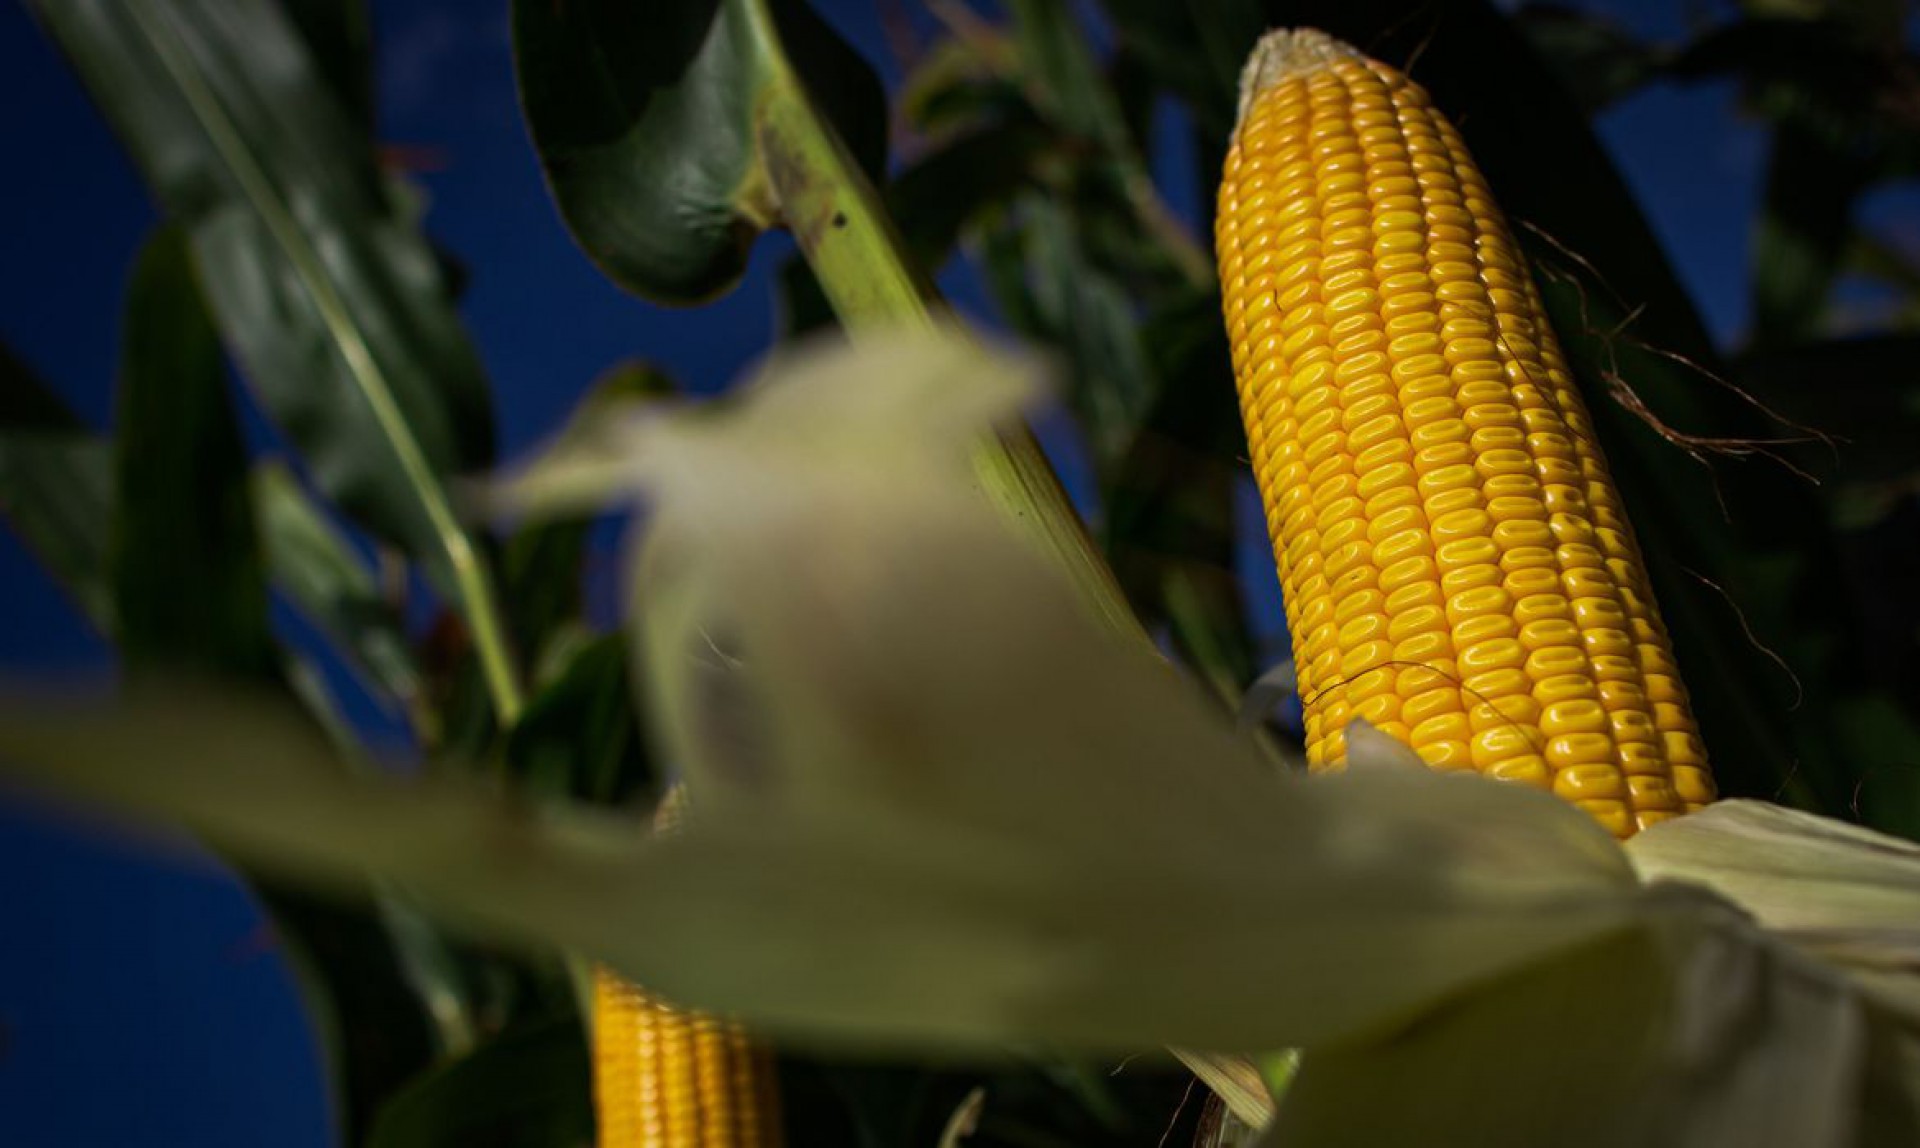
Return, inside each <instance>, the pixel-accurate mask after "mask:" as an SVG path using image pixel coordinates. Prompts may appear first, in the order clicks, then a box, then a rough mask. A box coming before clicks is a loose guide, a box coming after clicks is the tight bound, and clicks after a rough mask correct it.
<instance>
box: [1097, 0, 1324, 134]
mask: <svg viewBox="0 0 1920 1148" xmlns="http://www.w3.org/2000/svg"><path fill="white" fill-rule="evenodd" d="M1102 7H1103V8H1104V9H1105V10H1106V13H1107V15H1108V17H1109V18H1110V19H1111V20H1112V21H1113V25H1114V31H1115V32H1116V34H1117V36H1118V39H1119V42H1120V46H1121V48H1122V50H1124V51H1126V52H1128V53H1130V54H1132V55H1134V56H1136V57H1137V58H1139V59H1140V60H1141V62H1142V63H1143V64H1144V65H1145V66H1146V67H1147V68H1148V69H1149V70H1150V71H1151V72H1152V73H1153V74H1154V75H1155V76H1156V77H1158V78H1159V80H1160V82H1161V83H1162V84H1163V85H1164V86H1165V87H1166V88H1167V90H1168V91H1171V92H1173V93H1174V94H1176V95H1178V96H1180V97H1181V98H1182V99H1184V100H1185V101H1186V102H1187V103H1188V105H1189V106H1190V107H1191V108H1192V109H1193V112H1194V115H1195V118H1196V121H1197V124H1198V126H1199V129H1200V131H1201V132H1202V133H1203V134H1204V135H1206V136H1208V137H1210V138H1212V139H1214V140H1215V141H1220V140H1225V139H1226V137H1227V134H1228V133H1229V132H1230V131H1232V129H1233V121H1234V115H1235V109H1236V107H1237V105H1238V98H1239V93H1238V90H1237V89H1238V85H1239V82H1240V67H1241V65H1242V64H1244V63H1245V62H1246V58H1247V53H1248V52H1249V51H1251V50H1252V48H1253V42H1254V41H1255V40H1257V39H1259V37H1260V33H1262V32H1264V31H1266V30H1267V28H1268V27H1269V26H1272V27H1282V26H1291V25H1294V24H1303V23H1307V22H1308V21H1304V20H1297V19H1293V18H1290V17H1289V16H1287V15H1286V14H1285V13H1265V14H1263V13H1262V11H1261V4H1260V0H1172V2H1169V0H1104V3H1103V4H1102Z"/></svg>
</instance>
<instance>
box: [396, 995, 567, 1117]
mask: <svg viewBox="0 0 1920 1148" xmlns="http://www.w3.org/2000/svg"><path fill="white" fill-rule="evenodd" d="M590 1068H591V1064H590V1062H589V1060H588V1058H587V1048H586V1042H585V1040H584V1039H583V1037H582V1034H581V1032H580V1023H579V1021H578V1020H577V1019H575V1018H573V1017H565V1018H559V1019H553V1020H546V1021H539V1022H533V1023H528V1024H523V1025H520V1026H518V1027H516V1028H512V1029H509V1030H507V1031H506V1032H504V1033H501V1034H500V1035H499V1036H496V1037H494V1038H493V1039H492V1040H489V1041H488V1042H487V1043H485V1044H483V1045H481V1046H479V1047H478V1048H476V1049H474V1050H473V1051H472V1052H469V1053H468V1054H466V1055H465V1056H463V1057H461V1058H459V1059H458V1060H454V1061H451V1062H449V1063H447V1064H443V1065H441V1066H439V1067H437V1068H435V1069H434V1070H432V1071H431V1072H427V1073H424V1074H422V1075H421V1076H420V1077H419V1078H417V1079H416V1080H414V1081H413V1082H412V1083H411V1084H409V1085H408V1086H407V1087H405V1088H403V1089H401V1090H400V1091H398V1092H396V1093H395V1094H394V1095H393V1097H392V1098H391V1099H390V1100H388V1101H387V1103H386V1104H385V1105H384V1106H383V1107H382V1108H381V1109H380V1112H379V1115H378V1116H377V1117H376V1118H375V1120H374V1122H373V1126H372V1128H371V1129H370V1130H369V1131H368V1134H367V1137H366V1139H365V1140H364V1141H363V1142H362V1143H364V1145H365V1148H455V1146H459V1148H473V1146H479V1145H500V1146H502V1148H505V1146H507V1145H514V1146H524V1148H572V1146H575V1145H580V1144H585V1143H587V1142H588V1141H589V1140H590V1139H591V1137H592V1134H593V1098H592V1095H591V1092H590V1090H589V1088H588V1083H587V1082H588V1080H589V1078H590V1076H591V1072H590Z"/></svg>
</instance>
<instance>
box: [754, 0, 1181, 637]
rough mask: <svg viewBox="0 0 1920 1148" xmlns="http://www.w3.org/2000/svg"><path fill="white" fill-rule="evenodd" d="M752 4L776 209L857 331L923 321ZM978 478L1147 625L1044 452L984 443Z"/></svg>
mask: <svg viewBox="0 0 1920 1148" xmlns="http://www.w3.org/2000/svg"><path fill="white" fill-rule="evenodd" d="M748 9H749V11H750V13H751V20H752V23H753V26H754V31H755V34H756V38H757V41H758V44H757V47H758V50H759V51H760V52H761V53H762V54H763V56H764V58H765V60H766V64H767V68H768V72H769V74H771V75H772V76H773V77H774V79H773V80H772V82H770V83H769V84H768V85H767V88H766V90H765V91H764V92H763V93H762V95H761V99H760V103H759V106H758V107H757V108H756V109H755V124H756V130H757V134H758V146H759V149H760V160H761V163H762V165H763V166H764V168H765V171H766V176H767V179H768V181H769V183H770V184H771V189H772V191H773V194H774V196H775V198H776V199H777V201H778V203H779V205H780V213H781V217H782V219H783V220H784V221H785V223H786V225H787V227H788V229H789V230H791V231H792V233H793V235H794V238H795V239H796V240H797V241H798V243H799V245H800V251H801V253H802V255H804V256H805V258H806V260H807V262H808V264H809V265H810V266H811V267H812V268H813V271H814V274H815V275H816V276H817V277H818V278H819V280H820V284H821V286H822V288H824V290H825V291H826V295H827V299H828V301H829V302H830V303H831V304H832V305H833V309H834V312H835V313H836V314H837V315H839V317H840V320H841V322H842V323H844V324H845V325H846V326H847V328H848V330H849V331H850V332H852V333H853V335H854V337H856V338H857V337H858V336H859V332H860V331H861V330H863V329H866V330H872V329H874V328H879V327H888V326H901V325H910V326H917V325H926V324H930V323H932V322H934V321H935V317H936V315H937V314H939V313H940V312H941V311H943V310H944V304H942V303H941V302H940V299H939V294H938V292H937V291H936V290H935V288H934V287H933V285H932V283H931V282H930V281H929V280H928V279H927V277H926V276H925V275H924V274H922V273H921V272H920V271H919V270H918V269H917V268H915V267H914V266H913V265H912V263H911V262H910V261H909V259H908V258H907V256H906V253H905V247H904V245H903V244H902V243H901V241H900V238H899V236H898V234H897V233H896V232H895V231H894V228H893V223H892V221H891V220H890V219H889V218H888V217H887V214H886V212H885V210H884V209H883V208H882V207H881V205H880V197H879V195H878V194H877V193H876V192H875V190H874V188H873V185H872V184H871V183H870V182H869V181H868V179H867V177H866V175H865V173H863V172H862V171H861V170H860V167H859V165H858V164H857V163H855V162H854V160H853V158H852V157H851V156H850V155H849V154H848V153H847V150H846V147H845V145H844V144H842V143H841V141H840V138H839V136H838V135H837V134H836V133H835V132H834V130H833V128H832V126H831V125H830V124H828V123H827V122H826V120H825V119H824V118H823V117H822V116H821V115H820V113H819V111H818V109H816V108H815V107H814V106H813V103H812V101H811V100H809V99H808V97H807V93H806V89H805V87H804V86H803V85H802V84H801V83H800V81H799V78H798V77H797V76H795V75H794V74H793V71H792V68H791V66H790V65H789V64H788V63H787V61H786V58H785V57H784V55H782V53H781V51H780V47H779V41H778V36H777V33H776V32H775V30H774V25H773V21H772V18H771V16H770V15H769V14H768V12H767V10H766V7H765V4H764V0H750V2H749V4H748ZM974 465H975V471H976V473H977V474H978V477H979V480H980V483H981V486H982V487H983V488H984V489H985V491H986V493H987V495H988V497H990V498H991V499H992V500H993V501H994V503H995V504H996V505H997V506H999V508H1000V509H1001V510H1002V512H1004V513H1005V514H1007V515H1008V516H1009V517H1011V518H1012V519H1013V520H1014V521H1015V523H1016V524H1018V526H1019V527H1020V528H1021V529H1022V530H1023V531H1024V532H1025V533H1026V534H1027V535H1028V536H1029V537H1031V538H1032V539H1033V540H1034V541H1036V542H1037V543H1039V544H1040V546H1041V547H1042V550H1043V552H1044V553H1046V554H1047V556H1048V557H1049V558H1050V559H1051V560H1053V561H1054V562H1055V563H1056V564H1057V565H1058V566H1059V568H1060V569H1061V570H1063V571H1064V572H1065V573H1066V574H1067V576H1068V577H1069V578H1070V579H1072V581H1073V583H1074V585H1075V586H1076V587H1077V588H1078V589H1079V590H1080V592H1081V595H1082V597H1083V598H1084V599H1085V601H1086V603H1087V604H1088V605H1089V606H1090V607H1091V608H1092V609H1093V610H1094V612H1095V613H1096V614H1097V615H1098V616H1099V618H1100V619H1101V620H1102V621H1103V622H1105V623H1106V624H1107V625H1108V626H1110V627H1112V628H1113V629H1114V630H1116V631H1117V632H1119V633H1122V634H1127V635H1130V636H1137V637H1141V638H1143V639H1144V637H1145V632H1144V631H1143V630H1142V629H1141V627H1140V623H1139V621H1138V619H1137V618H1135V617H1134V614H1133V610H1132V609H1131V608H1130V607H1129V606H1128V605H1127V602H1126V598H1125V596H1124V595H1122V593H1121V592H1120V585H1119V582H1118V581H1116V580H1115V578H1114V576H1113V572H1112V570H1110V569H1109V568H1108V566H1107V564H1106V561H1105V560H1104V559H1103V558H1102V557H1101V556H1100V554H1099V552H1098V550H1096V549H1095V547H1094V544H1093V540H1092V539H1091V538H1090V537H1089V536H1088V534H1087V530H1086V527H1085V526H1084V525H1083V524H1082V523H1081V521H1080V517H1079V515H1078V514H1076V513H1075V511H1074V509H1073V504H1072V502H1071V501H1070V500H1069V499H1068V498H1067V494H1066V491H1065V489H1064V488H1062V487H1061V485H1060V479H1059V477H1058V476H1057V475H1056V474H1055V473H1054V471H1053V467H1052V466H1051V464H1049V463H1048V462H1047V458H1046V455H1045V454H1044V453H1043V452H1042V451H1041V449H1040V445H1039V443H1038V442H1036V441H1035V440H1034V438H1033V436H1032V434H1030V433H1028V432H1026V431H1024V430H1022V431H1018V432H1014V433H1009V434H1005V435H1001V436H999V437H997V438H995V439H993V440H991V441H989V442H986V443H983V444H982V445H981V447H980V449H979V450H978V452H977V453H976V455H975V459H974Z"/></svg>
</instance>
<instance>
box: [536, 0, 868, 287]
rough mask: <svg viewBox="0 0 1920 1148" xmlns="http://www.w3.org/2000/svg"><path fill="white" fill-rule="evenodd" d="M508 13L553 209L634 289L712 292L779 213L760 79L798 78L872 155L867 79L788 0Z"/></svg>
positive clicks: (584, 1)
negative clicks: (762, 131) (765, 142)
mask: <svg viewBox="0 0 1920 1148" xmlns="http://www.w3.org/2000/svg"><path fill="white" fill-rule="evenodd" d="M513 12H514V43H515V58H516V66H517V70H518V75H519V82H520V93H521V100H522V104H523V107H524V109H525V112H526V118H527V123H528V126H529V127H530V128H531V130H532V132H533V138H534V143H535V144H536V146H537V147H538V149H539V152H540V158H541V163H542V164H543V166H544V167H545V169H546V172H547V179H548V184H549V186H550V187H551V188H552V190H553V195H554V198H555V200H556V201H557V202H558V204H559V207H560V213H561V215H562V217H563V218H564V219H565V220H566V222H567V226H568V227H569V228H570V229H571V230H572V232H573V234H574V237H575V238H576V239H577V240H578V241H579V243H580V246H581V247H582V248H583V249H584V250H585V251H586V252H587V254H588V255H589V256H590V257H592V259H593V260H594V262H595V263H597V264H598V265H599V266H600V268H601V270H602V271H604V272H605V273H606V274H607V275H608V277H610V278H611V279H613V280H614V282H616V283H618V284H620V285H621V286H622V287H625V288H627V289H628V290H630V291H633V292H635V293H637V294H640V295H643V296H645V297H647V298H650V299H655V300H659V301H663V302H680V303H691V302H698V301H700V300H703V299H708V298H711V297H713V296H715V295H719V294H721V293H724V292H725V291H727V290H728V289H730V288H731V287H732V286H733V285H734V283H735V282H737V281H738V279H739V277H740V275H741V273H742V272H743V271H744V270H745V267H746V259H747V253H748V251H749V250H750V249H751V248H752V245H753V241H754V239H755V237H757V236H758V235H759V233H760V232H761V231H763V230H765V229H767V228H768V227H771V226H773V225H775V224H776V223H778V222H780V218H779V217H780V211H781V209H780V205H779V204H778V203H777V200H776V198H775V197H774V195H773V192H772V188H771V184H770V177H769V175H768V173H767V170H766V164H767V163H768V162H770V161H769V158H768V157H767V156H766V155H765V154H763V150H762V147H761V143H760V140H759V135H758V133H759V124H758V123H757V119H758V117H759V116H760V115H762V114H763V109H764V105H765V101H766V93H767V92H768V91H769V90H770V89H773V88H776V87H791V86H793V85H796V84H798V85H801V86H803V87H804V88H805V90H806V91H807V92H808V93H809V94H810V96H811V98H813V99H814V100H816V101H817V102H818V104H819V106H820V107H821V109H822V111H823V112H824V113H825V114H826V115H827V117H828V118H829V119H830V120H831V121H832V122H833V124H834V126H835V127H836V128H837V129H838V131H839V134H840V136H841V138H842V139H843V140H845V141H846V145H847V146H848V147H849V148H850V150H851V151H852V153H853V154H854V156H856V157H857V158H858V159H859V160H860V161H861V162H862V163H863V164H864V165H865V166H866V168H867V170H868V171H869V173H877V172H878V171H880V170H881V169H882V168H883V166H884V155H885V143H886V127H885V124H886V112H885V104H884V101H883V99H882V95H881V91H880V86H879V81H878V79H877V78H876V77H875V76H874V75H873V73H872V71H871V70H870V69H869V68H868V67H867V65H866V64H865V62H864V61H862V60H861V59H860V58H859V56H858V55H857V54H855V53H854V52H853V50H852V49H851V48H849V47H848V46H847V45H846V44H845V43H844V42H842V41H841V40H840V39H839V38H838V37H837V36H836V35H834V34H833V32H832V31H831V30H830V29H829V28H828V27H827V26H826V25H825V24H824V23H823V22H822V21H821V20H820V18H819V17H818V16H817V15H816V14H815V13H814V12H813V11H812V9H811V8H810V7H809V6H808V5H807V4H806V3H804V2H803V0H671V2H668V3H656V4H652V5H649V6H647V7H646V9H645V10H644V11H642V10H641V9H640V8H637V7H635V6H633V5H631V4H626V3H621V2H617V0H569V2H568V3H565V4H560V3H555V2H553V0H515V3H514V6H513ZM786 222H787V223H788V224H789V225H791V224H792V223H793V221H792V220H787V221H786Z"/></svg>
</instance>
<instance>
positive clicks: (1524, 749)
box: [1471, 724, 1539, 770]
mask: <svg viewBox="0 0 1920 1148" xmlns="http://www.w3.org/2000/svg"><path fill="white" fill-rule="evenodd" d="M1471 745H1472V756H1473V764H1474V767H1475V768H1477V769H1482V770H1484V769H1487V768H1489V767H1491V766H1493V765H1496V764H1498V763H1499V762H1502V761H1506V760H1507V759H1509V758H1513V757H1519V756H1521V755H1522V754H1537V753H1538V752H1539V746H1538V745H1536V744H1535V743H1534V740H1533V737H1532V731H1530V730H1528V729H1527V728H1526V727H1524V726H1517V725H1512V724H1504V725H1497V726H1494V727H1492V728H1491V729H1484V730H1481V731H1480V732H1479V733H1477V734H1474V735H1473V741H1472V743H1471Z"/></svg>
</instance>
